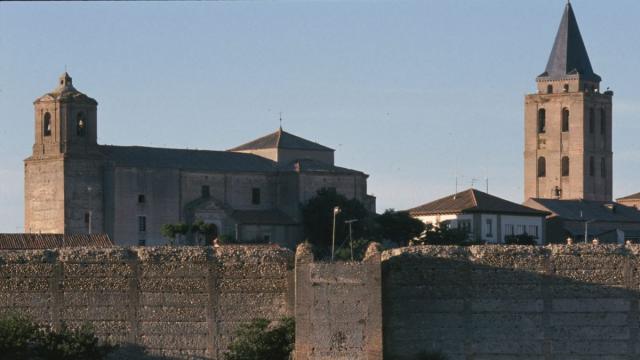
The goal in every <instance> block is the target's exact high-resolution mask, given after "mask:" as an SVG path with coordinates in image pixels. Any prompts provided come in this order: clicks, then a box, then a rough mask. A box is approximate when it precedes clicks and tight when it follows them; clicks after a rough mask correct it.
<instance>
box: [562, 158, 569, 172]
mask: <svg viewBox="0 0 640 360" xmlns="http://www.w3.org/2000/svg"><path fill="white" fill-rule="evenodd" d="M562 176H569V157H568V156H563V157H562Z"/></svg>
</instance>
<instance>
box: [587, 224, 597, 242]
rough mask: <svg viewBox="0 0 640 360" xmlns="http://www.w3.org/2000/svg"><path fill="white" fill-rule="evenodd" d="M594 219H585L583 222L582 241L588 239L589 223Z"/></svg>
mask: <svg viewBox="0 0 640 360" xmlns="http://www.w3.org/2000/svg"><path fill="white" fill-rule="evenodd" d="M594 221H596V219H591V220H587V221H585V222H584V243H585V244H586V243H587V241H589V223H592V222H594Z"/></svg>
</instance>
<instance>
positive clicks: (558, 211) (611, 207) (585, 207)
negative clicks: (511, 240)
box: [526, 199, 640, 223]
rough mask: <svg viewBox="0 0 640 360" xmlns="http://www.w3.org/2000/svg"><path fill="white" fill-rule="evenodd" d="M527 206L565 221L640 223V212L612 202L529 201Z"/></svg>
mask: <svg viewBox="0 0 640 360" xmlns="http://www.w3.org/2000/svg"><path fill="white" fill-rule="evenodd" d="M526 204H527V205H528V206H531V207H535V208H537V209H540V210H546V211H549V212H551V213H552V215H553V216H555V217H559V218H562V219H564V220H577V221H584V220H597V221H609V222H638V223H640V211H638V210H636V209H635V208H632V207H629V206H624V205H622V204H618V203H615V202H612V201H591V200H557V199H529V200H527V202H526Z"/></svg>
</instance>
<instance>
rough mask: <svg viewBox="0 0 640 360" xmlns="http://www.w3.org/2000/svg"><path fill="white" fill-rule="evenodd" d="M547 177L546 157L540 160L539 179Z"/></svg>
mask: <svg viewBox="0 0 640 360" xmlns="http://www.w3.org/2000/svg"><path fill="white" fill-rule="evenodd" d="M545 176H547V160H545V158H544V156H541V157H539V158H538V177H545Z"/></svg>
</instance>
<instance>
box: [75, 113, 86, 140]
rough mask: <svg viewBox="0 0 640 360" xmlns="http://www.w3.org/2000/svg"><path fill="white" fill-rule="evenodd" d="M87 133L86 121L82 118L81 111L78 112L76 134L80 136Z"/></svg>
mask: <svg viewBox="0 0 640 360" xmlns="http://www.w3.org/2000/svg"><path fill="white" fill-rule="evenodd" d="M86 133H87V121H86V119H85V118H84V114H83V113H78V117H77V118H76V134H77V135H78V136H80V137H83V136H85V135H86Z"/></svg>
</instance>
